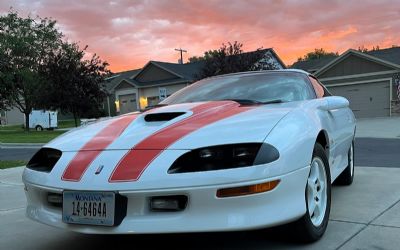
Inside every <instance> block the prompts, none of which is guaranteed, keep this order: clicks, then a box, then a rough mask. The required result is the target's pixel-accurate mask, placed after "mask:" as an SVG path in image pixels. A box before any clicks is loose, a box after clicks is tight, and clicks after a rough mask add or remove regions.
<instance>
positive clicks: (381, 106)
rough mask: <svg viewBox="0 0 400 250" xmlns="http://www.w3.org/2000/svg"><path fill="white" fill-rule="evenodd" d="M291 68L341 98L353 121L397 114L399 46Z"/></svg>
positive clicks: (399, 104)
mask: <svg viewBox="0 0 400 250" xmlns="http://www.w3.org/2000/svg"><path fill="white" fill-rule="evenodd" d="M291 68H296V69H302V70H305V71H308V72H310V73H312V74H314V75H315V76H316V77H318V79H319V80H320V81H321V82H322V83H323V84H324V85H325V86H326V87H327V88H328V89H329V90H330V92H331V93H332V94H334V95H338V96H344V97H346V98H347V99H348V100H349V101H350V108H351V109H352V110H353V111H354V114H355V115H356V117H357V118H363V117H388V116H399V115H400V100H399V96H398V89H397V87H398V84H399V83H400V47H393V48H387V49H381V50H374V51H368V52H360V51H358V50H353V49H349V50H347V51H346V52H344V53H343V54H341V55H340V56H333V57H325V58H321V59H315V60H309V61H300V62H296V63H295V64H293V65H292V66H291Z"/></svg>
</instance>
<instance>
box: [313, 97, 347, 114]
mask: <svg viewBox="0 0 400 250" xmlns="http://www.w3.org/2000/svg"><path fill="white" fill-rule="evenodd" d="M347 107H349V101H348V100H347V99H346V98H344V97H341V96H328V97H324V98H323V102H322V103H321V105H320V107H319V108H320V109H322V110H325V111H329V110H334V109H341V108H347Z"/></svg>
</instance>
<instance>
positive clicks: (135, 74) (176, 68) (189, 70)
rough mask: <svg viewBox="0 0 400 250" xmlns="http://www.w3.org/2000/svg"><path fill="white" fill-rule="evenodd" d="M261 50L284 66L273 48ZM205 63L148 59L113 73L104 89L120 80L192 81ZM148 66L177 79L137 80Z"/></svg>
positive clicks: (135, 83) (135, 82)
mask: <svg viewBox="0 0 400 250" xmlns="http://www.w3.org/2000/svg"><path fill="white" fill-rule="evenodd" d="M261 51H262V52H265V53H267V52H269V53H271V55H272V56H273V57H274V59H275V60H276V61H277V63H279V64H280V65H281V66H282V68H284V69H285V68H286V65H285V64H284V63H283V61H282V60H281V59H280V58H279V56H278V55H277V54H276V52H275V51H274V49H273V48H267V49H262V50H261ZM249 53H254V51H249V52H244V53H243V54H249ZM204 65H205V61H198V62H193V63H185V64H179V63H169V62H160V61H149V62H148V63H147V64H146V65H145V66H144V67H143V68H141V69H134V70H128V71H123V72H118V73H115V74H113V75H112V76H111V77H109V78H108V79H106V83H105V85H106V90H107V92H109V93H110V92H111V91H113V90H114V89H115V88H116V87H117V86H118V85H119V84H120V83H121V82H123V81H126V82H127V83H128V84H130V85H132V86H133V87H149V86H154V85H168V84H176V83H184V82H193V81H195V80H197V79H198V76H199V75H200V73H201V70H202V69H203V67H204ZM150 66H155V67H158V68H160V69H162V70H165V71H167V72H169V73H171V74H173V75H175V76H176V77H177V78H178V79H170V80H162V81H152V82H141V81H138V78H139V76H140V74H143V73H144V72H145V69H146V68H147V67H150Z"/></svg>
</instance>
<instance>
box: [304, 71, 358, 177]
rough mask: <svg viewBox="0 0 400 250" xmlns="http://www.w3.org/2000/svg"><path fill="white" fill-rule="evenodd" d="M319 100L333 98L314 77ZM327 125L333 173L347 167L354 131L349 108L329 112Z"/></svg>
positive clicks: (312, 78) (312, 81) (313, 80)
mask: <svg viewBox="0 0 400 250" xmlns="http://www.w3.org/2000/svg"><path fill="white" fill-rule="evenodd" d="M310 81H311V83H312V85H313V87H314V90H315V92H316V95H317V98H324V97H327V96H331V94H330V93H329V91H328V90H327V89H326V88H325V87H323V85H322V84H321V83H320V82H319V81H318V80H317V79H316V78H314V77H312V76H310ZM326 117H327V120H328V121H327V124H329V126H330V131H329V132H330V133H329V137H330V138H329V146H330V155H329V164H330V166H331V168H332V169H331V171H332V172H333V173H340V171H341V170H342V169H343V168H345V167H346V166H347V156H348V150H349V148H350V143H351V138H350V137H352V135H353V131H352V128H351V124H352V123H353V121H352V115H351V111H350V110H349V109H348V108H341V109H334V110H329V111H327V116H326Z"/></svg>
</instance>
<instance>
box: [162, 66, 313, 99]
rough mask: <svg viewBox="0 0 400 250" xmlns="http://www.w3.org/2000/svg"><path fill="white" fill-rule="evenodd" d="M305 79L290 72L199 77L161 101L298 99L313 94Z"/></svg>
mask: <svg viewBox="0 0 400 250" xmlns="http://www.w3.org/2000/svg"><path fill="white" fill-rule="evenodd" d="M307 81H308V80H307V77H306V75H304V74H300V73H293V72H270V73H263V74H248V75H246V74H242V75H230V76H224V77H216V78H210V79H204V80H201V81H198V82H196V83H194V84H192V85H191V86H189V87H186V88H184V89H182V90H180V91H178V92H176V93H175V94H173V95H171V96H170V97H168V98H167V99H165V100H164V101H162V102H161V104H177V103H186V102H202V101H219V100H229V99H236V100H239V99H240V100H252V101H257V102H268V101H271V100H282V102H291V101H301V100H307V99H311V98H313V96H312V92H311V91H312V90H311V87H310V85H309V83H308V82H307Z"/></svg>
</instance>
